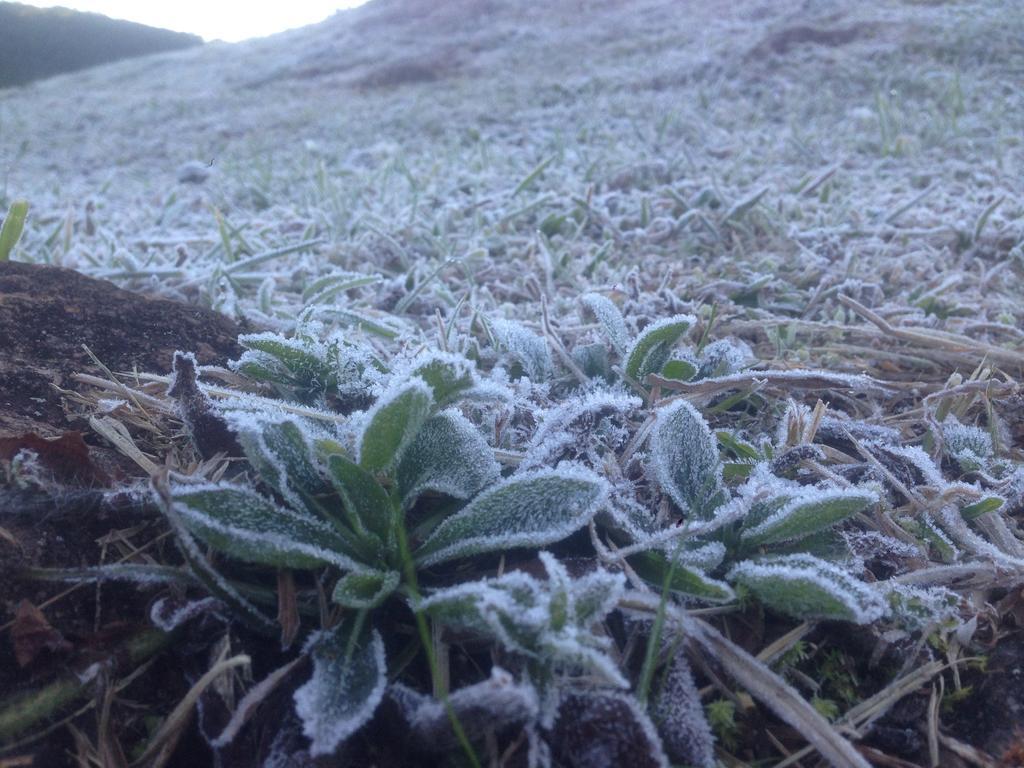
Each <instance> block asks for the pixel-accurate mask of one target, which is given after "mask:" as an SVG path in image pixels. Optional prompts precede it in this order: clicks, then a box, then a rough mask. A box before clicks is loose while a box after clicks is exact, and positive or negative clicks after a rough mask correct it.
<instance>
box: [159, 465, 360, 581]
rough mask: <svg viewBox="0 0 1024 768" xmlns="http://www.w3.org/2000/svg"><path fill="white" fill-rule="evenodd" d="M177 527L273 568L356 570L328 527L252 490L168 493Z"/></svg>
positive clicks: (215, 487) (224, 487) (190, 488)
mask: <svg viewBox="0 0 1024 768" xmlns="http://www.w3.org/2000/svg"><path fill="white" fill-rule="evenodd" d="M171 502H172V504H173V505H174V511H175V512H176V513H177V514H178V517H179V518H180V519H181V521H182V523H183V524H184V525H185V527H186V528H188V530H189V531H190V532H191V533H192V534H193V535H195V536H196V537H197V538H199V539H201V540H202V541H204V542H206V543H207V544H209V545H210V546H211V547H213V548H214V549H216V550H219V551H220V552H223V553H225V554H227V555H231V556H232V557H236V558H238V559H239V560H246V561H249V562H254V563H262V564H264V565H273V566H276V567H278V568H297V569H312V568H318V567H320V566H322V565H326V564H331V565H336V566H338V567H340V568H345V569H353V570H355V569H359V568H361V566H360V564H359V563H358V562H357V561H356V560H354V559H353V558H352V557H350V556H348V555H347V554H345V553H346V552H347V551H348V548H349V547H348V543H347V542H346V541H344V540H343V539H342V538H341V536H340V535H339V534H338V532H337V531H336V530H335V529H334V528H333V527H332V526H330V525H328V524H327V523H325V522H323V521H322V520H319V519H317V518H315V517H313V516H312V515H308V514H305V513H303V512H299V511H297V510H292V509H288V508H287V507H282V506H279V505H277V504H275V503H274V502H273V501H271V500H270V499H267V498H265V497H264V496H262V495H260V494H259V493H257V492H256V491H254V490H252V489H251V488H246V487H244V486H238V485H229V484H227V483H221V484H214V483H211V484H207V485H200V486H194V485H184V486H177V487H174V488H172V489H171Z"/></svg>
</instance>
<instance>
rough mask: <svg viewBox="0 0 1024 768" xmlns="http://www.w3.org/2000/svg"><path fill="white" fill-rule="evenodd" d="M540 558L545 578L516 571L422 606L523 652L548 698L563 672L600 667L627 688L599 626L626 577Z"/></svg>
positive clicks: (440, 594)
mask: <svg viewBox="0 0 1024 768" xmlns="http://www.w3.org/2000/svg"><path fill="white" fill-rule="evenodd" d="M538 557H539V558H540V561H541V562H542V563H543V565H544V570H545V572H546V574H547V578H546V579H543V580H542V579H538V578H536V577H535V576H532V575H530V574H528V573H525V572H523V571H511V572H509V573H506V574H504V575H502V576H499V577H497V578H494V579H486V580H483V581H476V582H468V583H465V584H459V585H457V586H455V587H449V588H447V589H441V590H438V591H436V592H434V593H433V594H431V595H430V597H428V598H427V599H426V600H424V602H423V603H422V608H423V609H424V610H426V611H427V612H428V613H429V614H431V615H432V616H434V617H436V618H437V619H439V620H440V621H442V622H443V623H444V624H447V625H449V626H453V627H460V628H465V629H471V630H473V631H475V632H477V633H479V634H482V635H485V636H489V637H492V638H494V639H495V640H497V641H498V642H499V643H500V644H501V645H502V646H504V647H505V648H507V649H508V650H510V651H514V652H516V653H518V654H520V655H522V656H523V657H524V658H525V660H526V670H527V675H528V677H529V679H530V680H531V681H532V682H533V684H534V685H535V686H536V687H537V688H538V690H540V691H541V692H542V695H543V697H544V698H545V699H547V700H549V701H550V700H551V698H552V697H554V699H555V700H556V701H557V697H558V689H557V688H556V687H555V686H554V685H553V684H554V682H555V680H556V675H557V674H558V673H559V672H564V673H573V672H575V673H578V672H588V673H593V674H596V675H598V677H599V678H600V679H601V680H603V681H604V682H605V683H606V684H608V685H611V686H615V687H618V688H628V687H629V682H628V681H627V680H626V678H625V677H623V674H622V672H621V671H620V670H619V668H618V665H617V664H616V662H615V661H614V660H613V659H612V658H611V656H609V650H610V648H611V640H610V639H609V638H607V637H604V636H602V635H598V634H595V633H594V632H593V631H592V628H593V626H594V625H595V624H596V623H597V622H600V621H601V620H602V619H604V617H605V616H606V615H607V614H608V613H609V612H610V611H611V610H612V609H614V608H615V606H616V604H617V602H618V600H619V598H620V597H621V596H622V593H623V590H624V588H625V583H626V582H625V579H624V578H623V576H622V575H621V574H614V573H609V572H607V571H605V570H601V569H598V570H595V571H592V572H590V573H588V574H586V575H585V576H582V577H580V578H571V577H570V576H569V574H568V572H567V571H566V569H565V566H564V565H562V564H561V563H559V562H558V560H557V559H555V557H554V556H552V555H551V554H550V553H548V552H540V553H539V555H538ZM546 708H548V709H550V704H549V705H548V706H547V707H546Z"/></svg>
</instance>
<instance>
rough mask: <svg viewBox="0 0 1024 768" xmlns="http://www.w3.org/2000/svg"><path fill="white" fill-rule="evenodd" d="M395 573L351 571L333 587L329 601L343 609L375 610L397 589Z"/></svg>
mask: <svg viewBox="0 0 1024 768" xmlns="http://www.w3.org/2000/svg"><path fill="white" fill-rule="evenodd" d="M398 582H399V576H398V573H397V572H396V571H352V572H350V573H346V574H345V575H344V576H342V577H341V578H340V579H338V583H337V584H336V585H335V586H334V592H333V593H332V595H331V599H332V600H333V601H334V602H336V603H337V604H338V605H342V606H344V607H345V608H353V609H358V610H368V609H370V608H376V607H377V606H378V605H380V604H381V603H383V602H384V601H385V600H387V598H388V597H389V596H390V595H391V594H392V593H393V592H394V591H395V590H396V589H398Z"/></svg>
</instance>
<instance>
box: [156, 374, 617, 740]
mask: <svg viewBox="0 0 1024 768" xmlns="http://www.w3.org/2000/svg"><path fill="white" fill-rule="evenodd" d="M474 381H475V377H474V375H473V371H472V368H471V366H469V364H468V363H467V362H466V361H465V360H463V359H461V358H457V357H455V356H450V355H441V354H436V355H424V356H421V357H419V358H417V359H415V360H413V362H412V363H411V364H410V365H409V367H408V370H407V371H405V372H404V373H402V374H401V375H399V376H395V377H393V381H392V382H391V383H390V385H389V386H388V387H387V388H386V389H385V391H384V392H383V393H382V394H380V396H379V397H378V398H377V400H376V402H375V403H374V404H373V406H372V407H371V408H370V409H369V410H368V411H366V412H365V413H364V414H363V415H362V416H361V418H360V419H359V422H358V423H359V425H360V426H359V430H358V432H357V434H356V435H355V444H354V450H353V451H351V452H350V451H348V450H346V448H345V446H344V445H342V443H341V442H339V441H338V440H336V439H333V438H332V437H331V436H330V435H329V434H328V433H327V432H326V431H325V430H324V429H322V428H319V427H316V426H314V425H311V424H310V423H308V422H307V421H305V420H304V419H302V418H300V417H296V416H292V415H290V414H288V413H287V411H285V410H282V409H278V408H274V407H273V406H272V405H267V404H266V403H265V402H262V401H253V400H246V399H244V398H242V399H241V400H239V401H238V402H237V403H236V404H235V405H234V406H232V407H230V408H228V409H226V410H225V412H224V416H225V418H226V419H227V422H228V424H229V426H230V427H231V428H232V430H233V431H234V432H235V434H236V435H237V437H238V440H239V442H240V444H241V446H242V448H243V450H244V451H245V454H246V457H247V458H248V460H249V463H250V464H251V466H252V467H253V469H254V470H255V471H256V472H257V473H258V475H259V479H260V483H261V487H253V486H251V485H247V484H239V483H235V482H220V483H200V484H192V483H186V482H180V483H174V484H172V485H171V487H170V488H169V491H168V494H167V504H166V507H165V511H166V513H167V514H168V516H169V517H170V518H171V519H172V521H174V522H175V523H176V524H178V525H179V527H180V529H181V530H182V533H183V535H185V536H186V537H195V538H197V539H199V540H200V541H202V542H204V543H206V544H207V545H209V546H211V547H213V548H214V549H216V550H218V551H220V552H223V553H224V554H226V555H229V556H231V557H233V558H236V559H238V560H241V561H245V562H250V563H260V564H263V565H268V566H274V567H276V568H286V569H294V570H320V569H324V568H327V569H328V572H329V573H332V574H335V576H337V578H335V576H332V577H331V581H332V582H333V588H332V589H331V591H330V595H331V598H332V600H333V602H334V603H336V604H337V605H339V606H341V607H343V608H346V609H349V610H350V611H351V612H352V613H347V614H346V615H345V618H344V619H343V620H342V621H341V622H339V623H337V624H336V625H334V626H333V627H331V628H329V629H326V630H324V631H322V632H320V633H318V634H316V635H314V636H312V637H311V638H310V639H309V640H308V641H307V645H306V652H307V653H309V654H310V655H311V656H312V658H313V662H314V664H313V677H312V679H311V680H310V682H309V683H307V684H306V685H305V686H303V687H302V688H300V689H299V691H298V692H297V694H296V702H297V711H298V713H299V715H300V716H301V717H302V719H303V722H304V727H305V731H306V733H307V735H308V736H309V737H310V738H311V739H312V742H313V752H314V753H327V752H331V751H333V749H334V748H335V747H336V746H337V745H338V743H340V742H341V741H342V740H344V739H345V738H346V737H347V736H349V735H350V734H351V733H353V732H354V731H355V730H356V729H357V728H359V727H360V726H361V725H362V724H363V723H365V722H366V721H367V720H368V719H369V717H370V716H371V715H372V713H373V711H374V710H375V709H376V706H377V704H378V703H379V702H380V700H381V698H382V696H383V691H384V681H385V676H386V672H387V669H386V662H385V659H384V650H383V645H382V641H381V638H380V636H379V634H378V632H377V630H376V629H375V628H374V625H373V619H372V611H373V610H374V609H376V608H378V607H379V606H381V605H382V604H384V603H385V602H386V601H388V600H389V599H390V598H391V597H392V596H393V595H396V593H398V592H401V593H402V594H404V595H405V596H406V597H407V598H409V599H411V600H412V607H413V610H414V611H415V612H417V614H419V612H420V610H421V608H420V606H419V605H418V600H419V598H418V588H417V579H416V571H417V570H422V569H427V568H431V567H435V566H439V565H442V564H445V563H447V562H449V561H451V560H456V559H459V558H466V557H470V556H472V555H477V554H480V553H486V552H493V551H504V550H506V549H508V548H510V547H532V548H537V547H543V546H545V545H548V544H551V543H553V542H556V541H559V540H561V539H563V538H565V537H566V536H568V535H569V534H571V533H573V532H574V531H576V530H577V529H579V528H580V527H582V526H584V525H586V524H587V522H588V521H589V520H590V519H591V518H593V516H594V515H595V513H596V512H597V510H598V509H599V508H600V507H601V506H602V505H603V504H604V502H605V500H606V498H607V494H608V489H607V483H606V482H605V481H604V480H603V479H602V478H600V477H599V476H597V475H596V474H594V473H593V472H592V471H589V470H587V469H584V468H581V467H572V466H561V467H559V468H545V469H536V470H531V471H523V472H519V473H516V474H513V475H512V476H510V477H508V478H505V479H500V473H499V468H498V465H497V464H496V462H495V461H494V458H493V456H492V455H491V452H490V449H489V447H488V445H487V443H486V441H485V440H484V439H483V437H482V436H481V435H480V433H479V432H478V431H476V429H475V428H474V427H473V426H472V424H470V423H469V422H467V421H466V420H465V419H464V417H462V416H461V415H460V414H459V413H458V411H457V410H454V409H451V408H448V409H445V406H448V405H450V404H452V403H454V402H457V401H458V400H459V399H460V398H461V397H462V396H464V395H465V394H466V393H468V392H469V391H470V390H471V388H472V386H473V384H474ZM425 493H440V494H445V495H447V496H450V497H452V498H453V499H455V500H457V501H459V502H465V503H460V505H459V507H458V508H457V510H454V511H450V512H448V513H446V514H444V515H443V516H442V517H440V518H439V519H432V520H428V521H426V523H427V524H426V525H425V526H423V525H421V526H420V527H419V528H418V529H417V531H416V532H415V534H413V535H410V534H409V533H408V532H407V530H406V522H405V515H406V512H407V511H408V510H409V509H410V508H411V507H412V506H413V505H414V504H415V502H416V500H417V499H418V498H419V497H420V496H422V495H423V494H425ZM555 567H556V566H554V565H553V566H552V568H555ZM557 575H558V573H557V572H556V573H555V576H557ZM593 581H594V588H593V589H592V590H591V593H590V594H589V596H588V595H578V596H575V597H573V598H572V600H573V602H572V603H571V605H569V606H568V610H570V611H576V612H578V615H579V617H580V619H579V620H581V621H582V620H585V619H589V618H593V617H594V616H595V615H596V613H595V612H599V610H600V609H601V608H602V606H606V605H607V600H608V598H607V595H603V593H602V594H598V593H600V592H601V590H606V591H608V592H609V593H610V594H612V595H613V598H612V601H613V602H614V589H613V586H614V585H613V584H611V583H610V582H609V583H605V582H600V583H597V580H593ZM218 586H220V587H221V589H220V592H221V594H224V593H225V592H226V591H227V590H225V589H224V584H223V583H221V584H219V585H218ZM598 587H600V588H601V590H599V589H598ZM231 597H232V600H233V602H235V603H236V605H237V604H239V603H240V602H243V601H244V598H242V597H241V595H239V594H237V592H236V593H235V594H233V595H232V596H231ZM588 599H591V600H597V601H598V602H599V604H598V605H594V606H591V605H589V604H588V603H587V602H586V601H587V600H588ZM604 610H607V608H605V609H604ZM244 611H245V612H246V613H248V614H250V615H252V614H257V615H258V614H259V609H258V608H256V607H255V606H253V605H246V606H245V608H244ZM588 611H589V612H590V613H588ZM572 615H573V616H576V615H577V614H576V613H574V614H572ZM576 620H577V619H576V618H572V619H571V621H576ZM574 626H575V625H574ZM565 642H566V647H568V645H567V643H568V641H565ZM580 647H581V648H584V647H586V646H585V644H581V645H580ZM592 655H593V653H592ZM594 658H597V656H596V655H595V656H594ZM608 669H609V670H612V669H614V667H613V666H611V665H609V666H608Z"/></svg>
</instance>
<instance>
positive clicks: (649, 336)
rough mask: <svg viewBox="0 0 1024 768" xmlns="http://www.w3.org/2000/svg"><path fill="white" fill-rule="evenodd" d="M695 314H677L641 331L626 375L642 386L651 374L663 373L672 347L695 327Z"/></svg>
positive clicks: (627, 360)
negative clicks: (646, 377) (663, 367)
mask: <svg viewBox="0 0 1024 768" xmlns="http://www.w3.org/2000/svg"><path fill="white" fill-rule="evenodd" d="M695 322H696V318H694V317H693V316H692V315H674V316H673V317H666V318H663V319H661V320H657V321H655V322H653V323H651V324H650V325H648V326H647V327H646V328H644V329H643V331H641V332H640V334H639V335H638V336H637V338H636V340H635V341H634V342H633V346H632V347H631V348H630V350H629V354H628V355H626V362H625V365H624V370H625V372H626V375H627V376H629V377H630V378H631V379H633V380H634V381H636V382H638V383H643V379H644V377H645V376H647V374H649V373H659V372H660V371H661V369H662V366H664V365H665V363H666V362H668V359H669V357H670V356H671V354H672V348H673V347H674V346H675V344H676V342H678V341H679V339H680V338H682V336H683V334H684V333H686V331H687V330H688V329H689V328H690V327H691V326H693V324H694V323H695Z"/></svg>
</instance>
